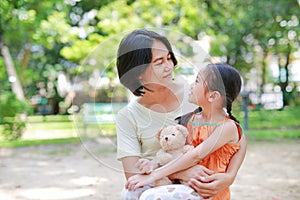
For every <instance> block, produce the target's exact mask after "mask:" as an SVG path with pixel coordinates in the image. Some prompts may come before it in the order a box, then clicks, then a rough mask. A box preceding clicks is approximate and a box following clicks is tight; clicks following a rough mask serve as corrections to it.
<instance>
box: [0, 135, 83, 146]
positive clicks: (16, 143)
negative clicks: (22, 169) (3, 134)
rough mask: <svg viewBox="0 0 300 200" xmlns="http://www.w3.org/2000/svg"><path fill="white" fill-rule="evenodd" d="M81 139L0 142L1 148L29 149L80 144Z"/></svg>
mask: <svg viewBox="0 0 300 200" xmlns="http://www.w3.org/2000/svg"><path fill="white" fill-rule="evenodd" d="M79 142H80V138H79V137H72V138H57V139H43V140H14V141H0V147H9V148H16V147H27V146H38V145H46V144H67V143H79Z"/></svg>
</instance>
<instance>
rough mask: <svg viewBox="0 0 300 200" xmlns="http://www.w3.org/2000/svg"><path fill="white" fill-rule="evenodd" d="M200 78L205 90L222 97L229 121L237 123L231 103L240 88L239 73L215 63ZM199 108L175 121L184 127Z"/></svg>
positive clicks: (227, 66) (230, 67) (224, 65)
mask: <svg viewBox="0 0 300 200" xmlns="http://www.w3.org/2000/svg"><path fill="white" fill-rule="evenodd" d="M202 72H203V74H202V76H201V77H203V78H204V80H205V82H206V86H207V89H208V90H210V91H218V92H220V94H221V95H222V96H223V97H224V102H223V104H224V105H223V106H224V107H225V108H226V111H227V114H228V116H229V117H230V119H232V120H234V121H236V122H237V123H239V121H238V120H237V118H235V117H234V116H233V115H232V113H231V110H232V103H233V101H234V100H235V99H236V98H237V96H238V95H239V93H240V91H241V87H242V78H241V75H240V73H239V72H238V71H237V70H236V69H235V68H234V67H232V66H230V65H227V64H223V63H216V64H208V65H207V66H206V68H205V69H204V71H202ZM201 110H202V109H201V108H198V109H196V110H195V111H193V112H191V113H188V114H186V115H183V116H181V117H178V118H177V120H178V122H179V123H180V124H182V125H186V123H187V121H188V120H189V119H190V117H191V116H192V115H193V114H194V113H197V112H201Z"/></svg>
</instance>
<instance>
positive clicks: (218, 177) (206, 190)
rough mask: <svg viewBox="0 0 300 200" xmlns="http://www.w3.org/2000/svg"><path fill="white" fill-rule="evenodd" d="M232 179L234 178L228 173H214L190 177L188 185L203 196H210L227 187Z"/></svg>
mask: <svg viewBox="0 0 300 200" xmlns="http://www.w3.org/2000/svg"><path fill="white" fill-rule="evenodd" d="M233 181H234V178H233V177H232V176H231V175H230V174H228V173H216V174H212V175H210V176H201V177H198V178H192V179H191V180H190V181H189V182H188V185H189V186H190V187H191V188H193V189H194V190H195V191H196V192H197V193H198V194H200V195H201V196H202V197H203V198H210V197H213V196H215V195H216V194H217V193H218V192H220V191H221V190H223V189H225V188H226V187H229V186H230V185H231V184H232V183H233Z"/></svg>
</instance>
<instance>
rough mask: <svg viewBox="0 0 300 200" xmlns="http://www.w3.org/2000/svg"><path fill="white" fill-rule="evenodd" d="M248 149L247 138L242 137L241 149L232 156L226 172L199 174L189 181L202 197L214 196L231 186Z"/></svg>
mask: <svg viewBox="0 0 300 200" xmlns="http://www.w3.org/2000/svg"><path fill="white" fill-rule="evenodd" d="M246 149H247V142H246V138H245V136H244V135H243V136H242V138H241V143H240V149H239V151H238V152H236V153H235V154H234V156H233V157H232V158H231V160H230V163H229V166H228V168H227V171H226V173H216V174H212V175H211V176H198V177H195V178H193V179H191V180H190V182H189V183H188V184H189V186H190V187H191V188H193V189H194V190H195V191H196V192H197V193H199V194H200V195H201V196H202V197H212V196H214V195H216V194H217V193H218V192H220V191H221V190H223V189H224V188H226V187H229V186H230V185H231V184H232V183H233V182H234V180H235V177H236V175H237V173H238V170H239V168H240V166H241V164H242V162H243V160H244V158H245V154H246Z"/></svg>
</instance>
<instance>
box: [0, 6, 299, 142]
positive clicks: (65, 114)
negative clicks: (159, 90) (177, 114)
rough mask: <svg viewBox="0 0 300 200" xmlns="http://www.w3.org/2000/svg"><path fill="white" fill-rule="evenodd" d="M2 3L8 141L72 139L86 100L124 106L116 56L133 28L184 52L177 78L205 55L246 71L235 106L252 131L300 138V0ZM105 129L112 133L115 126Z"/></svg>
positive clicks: (3, 117)
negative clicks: (156, 33)
mask: <svg viewBox="0 0 300 200" xmlns="http://www.w3.org/2000/svg"><path fill="white" fill-rule="evenodd" d="M0 7H1V8H0V9H1V10H0V14H1V24H0V47H1V57H0V66H1V68H0V84H1V88H0V99H1V101H0V132H1V141H13V140H19V141H20V140H22V135H24V133H25V132H26V133H28V134H30V131H31V133H35V132H37V133H38V135H37V136H38V137H40V138H43V136H42V134H43V132H47V131H48V132H51V133H52V134H53V138H59V137H60V136H59V135H55V134H56V133H58V132H59V133H60V134H61V136H63V137H62V138H65V136H68V137H70V136H72V137H73V136H74V134H73V133H74V131H73V128H74V127H73V121H74V118H73V117H72V116H73V114H78V113H82V112H83V109H82V108H83V105H84V104H85V103H92V105H95V103H100V104H97V106H98V107H99V108H96V107H97V106H94V107H93V108H94V114H95V113H96V114H97V113H98V115H101V114H103V113H105V112H106V114H107V112H108V114H111V111H112V110H113V109H112V108H105V103H108V104H112V103H111V102H113V103H116V102H119V103H121V105H122V102H127V101H128V98H129V95H128V92H127V91H126V90H124V88H123V87H122V86H121V85H120V83H119V81H118V77H117V73H116V67H115V57H116V49H117V46H118V44H119V42H120V40H121V38H122V37H123V36H124V34H126V33H128V32H129V31H131V30H133V29H136V28H149V29H151V28H156V29H158V31H159V30H162V31H160V33H162V34H164V33H165V35H166V36H167V37H168V38H169V39H170V41H171V43H172V45H174V49H175V53H177V55H179V56H178V57H179V65H178V68H177V69H176V71H175V74H177V75H183V76H185V77H187V80H188V81H189V80H192V79H191V77H193V75H194V74H195V70H194V68H193V66H197V65H201V62H202V61H203V58H202V57H203V56H202V57H201V55H203V54H209V56H210V58H214V60H218V61H221V62H226V63H229V64H231V65H233V66H234V67H236V68H237V69H238V70H240V71H241V73H242V75H243V78H244V81H245V83H244V84H245V87H244V91H243V93H242V95H241V97H240V99H239V104H237V105H236V108H235V111H236V115H238V116H239V118H240V119H241V122H242V124H243V125H244V127H245V128H246V130H247V131H246V134H247V135H248V136H249V137H255V139H260V138H263V139H270V138H274V137H276V138H277V137H283V138H293V139H294V138H299V137H300V131H299V127H300V120H299V116H300V106H299V104H300V48H299V41H300V28H299V27H300V26H299V16H300V6H299V1H297V0H288V1H286V0H279V1H267V0H263V1H257V0H250V1H247V2H245V1H240V0H226V1H225V0H218V1H209V0H206V1H185V0H182V1H176V0H174V1H172V0H168V1H143V0H136V1H135V0H127V1H125V0H124V1H123V0H120V1H105V0H102V1H90V0H83V1H80V0H55V1H37V0H2V1H1V6H0ZM166 30H167V31H166ZM174 33H176V34H174ZM172 34H173V35H172ZM190 63H193V64H192V65H191V64H190ZM191 66H192V67H191ZM190 76H191V77H190ZM245 102H246V103H247V104H246V107H245V105H244V106H243V104H244V103H245ZM93 103H94V104H93ZM101 103H103V104H101ZM114 105H117V104H114ZM106 107H107V105H106ZM246 108H247V111H248V113H247V116H246V117H245V109H246ZM107 109H108V110H107ZM105 110H106V111H105ZM109 112H110V113H109ZM107 116H108V115H107ZM99 117H100V116H99ZM247 117H248V119H247ZM97 120H100V121H101V120H103V119H98V118H95V119H94V121H97ZM245 120H247V121H245ZM111 121H113V120H111ZM108 122H109V120H108ZM104 128H106V129H109V130H108V132H109V134H111V135H114V131H113V130H114V126H113V125H105V126H104ZM101 129H102V128H101ZM28 130H30V131H29V132H28ZM55 130H57V131H55ZM70 130H71V131H70ZM68 132H71V133H68ZM39 134H40V135H39ZM68 134H69V135H68ZM47 137H48V136H47ZM74 137H76V135H75V136H74ZM44 139H45V138H44ZM48 139H49V138H48Z"/></svg>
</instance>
